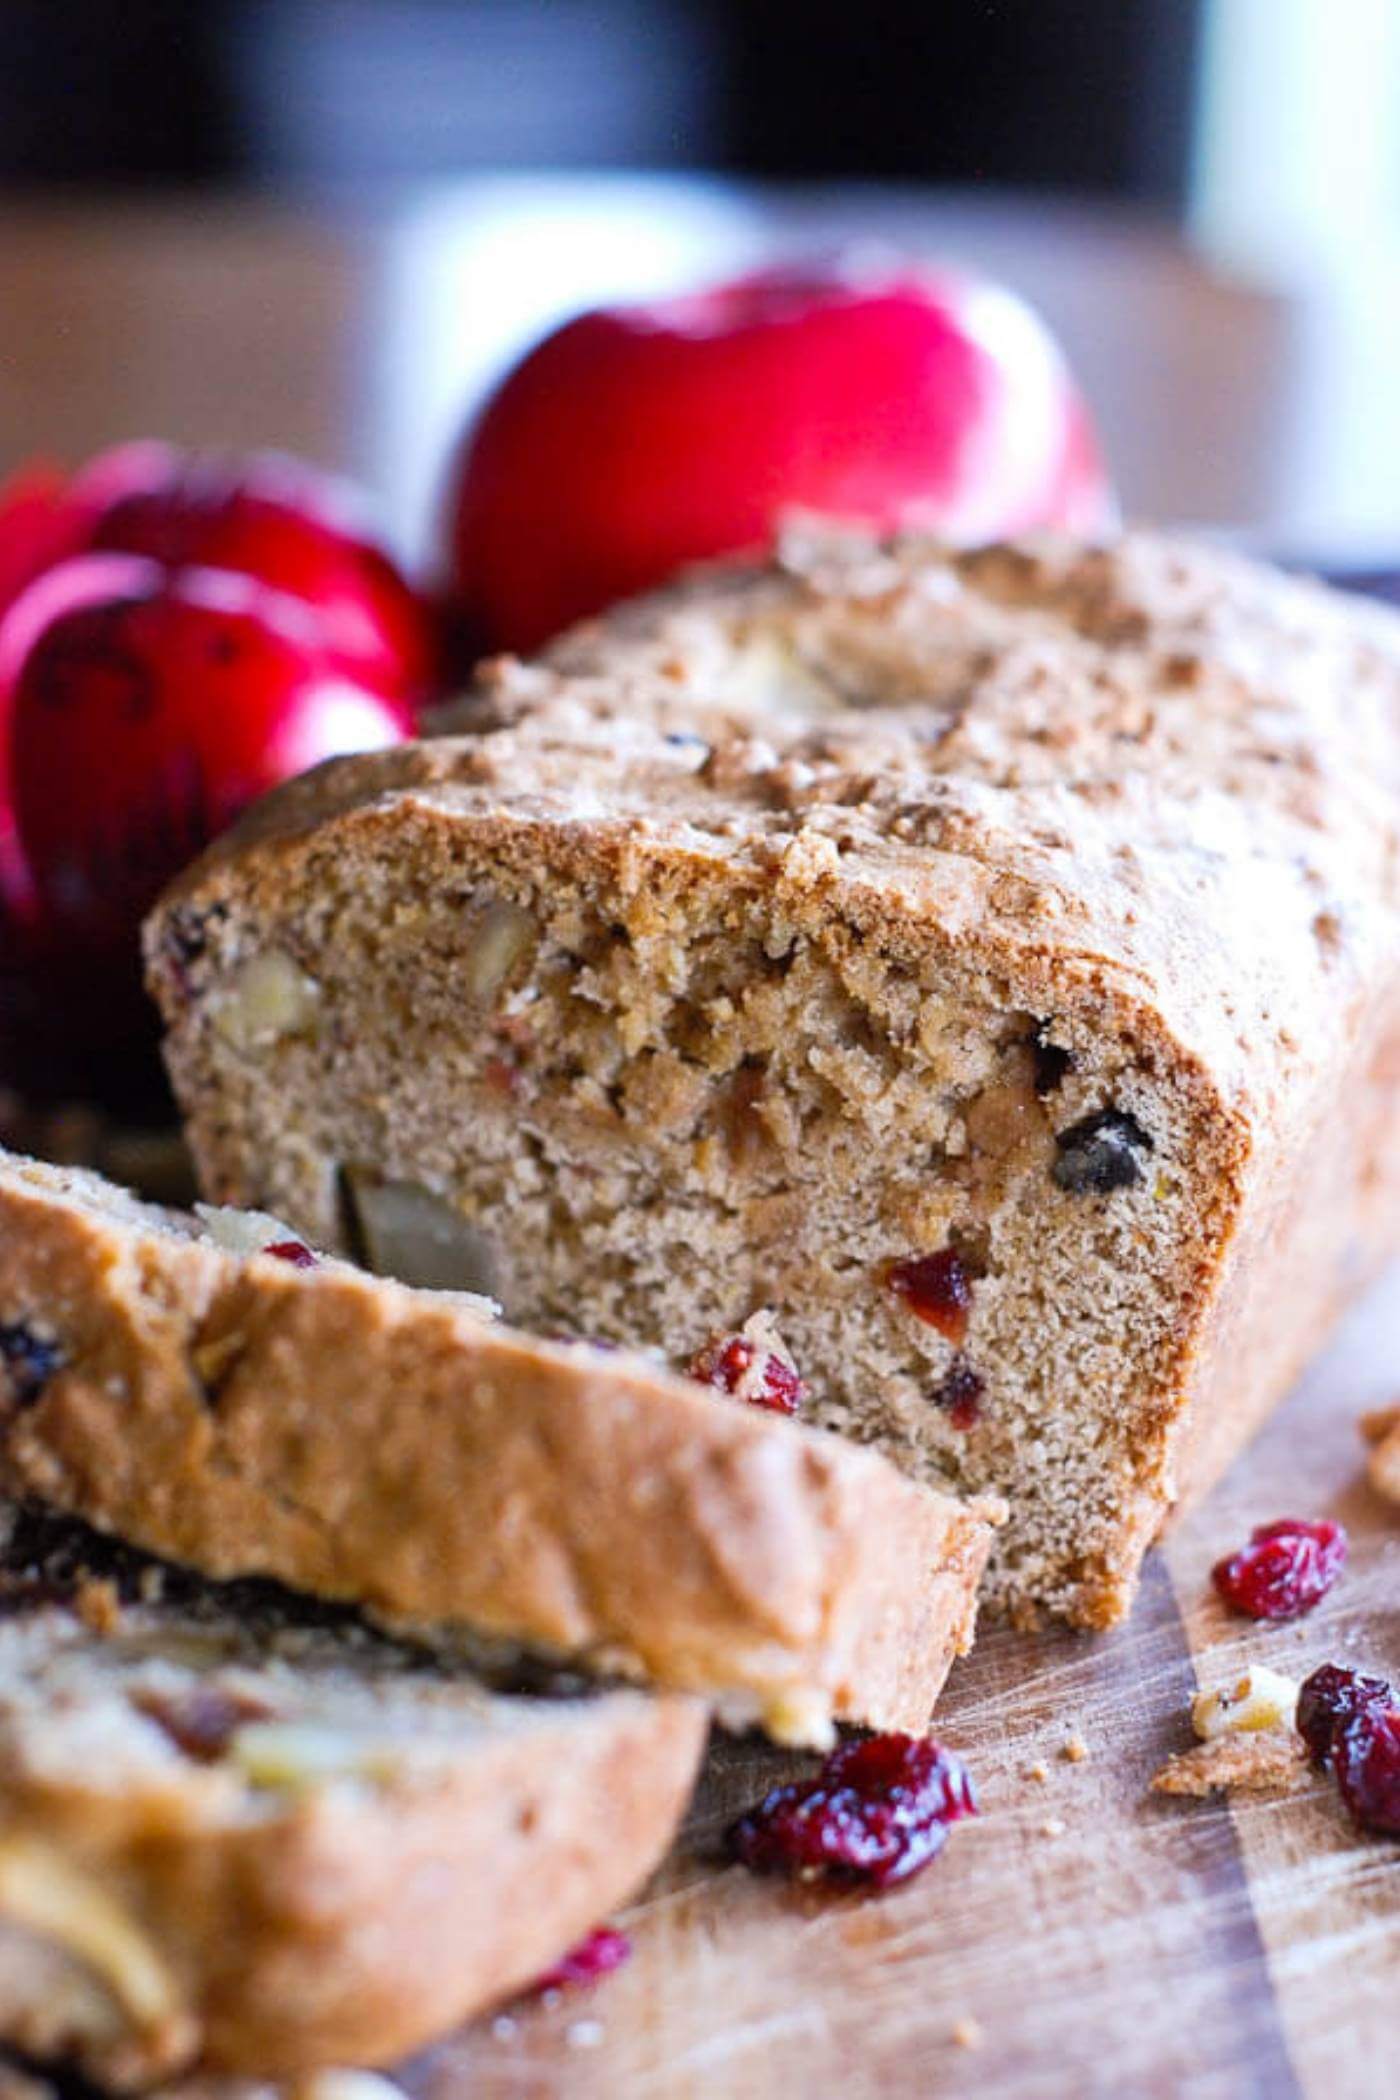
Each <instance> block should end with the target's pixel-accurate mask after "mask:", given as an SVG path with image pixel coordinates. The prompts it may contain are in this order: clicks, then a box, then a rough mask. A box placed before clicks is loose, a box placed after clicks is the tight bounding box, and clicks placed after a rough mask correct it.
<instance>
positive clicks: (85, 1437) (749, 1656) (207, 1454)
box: [0, 1161, 997, 1741]
mask: <svg viewBox="0 0 1400 2100" xmlns="http://www.w3.org/2000/svg"><path fill="white" fill-rule="evenodd" d="M3 1323H21V1324H28V1325H30V1326H33V1325H35V1324H36V1323H37V1324H38V1325H39V1326H40V1327H41V1328H42V1330H43V1332H44V1334H45V1335H46V1337H48V1338H49V1339H51V1340H52V1342H53V1343H54V1345H55V1346H56V1348H57V1350H58V1352H59V1362H58V1364H57V1367H56V1368H55V1369H54V1371H53V1375H52V1376H51V1377H50V1378H48V1379H47V1380H46V1382H45V1383H44V1384H43V1387H42V1390H40V1391H37V1392H35V1393H33V1394H32V1395H30V1396H29V1397H28V1398H27V1399H26V1400H24V1401H23V1402H21V1403H20V1404H12V1405H11V1406H10V1407H9V1408H8V1409H6V1410H5V1411H4V1413H3V1416H0V1479H3V1480H4V1482H5V1483H6V1484H7V1485H8V1487H9V1489H10V1490H11V1491H12V1492H24V1493H29V1494H33V1495H37V1496H39V1497H40V1498H42V1499H43V1500H44V1501H46V1502H48V1503H50V1504H52V1505H53V1506H55V1507H57V1508H60V1509H64V1510H67V1511H70V1512H73V1513H75V1514H78V1515H81V1516H82V1517H84V1518H86V1519H87V1520H89V1521H90V1522H93V1523H95V1524H98V1525H100V1526H101V1527H103V1528H104V1529H108V1530H112V1531H115V1532H117V1533H119V1534H120V1535H121V1536H123V1537H125V1538H128V1539H131V1540H133V1541H134V1542H136V1543H137V1544H139V1545H141V1546H143V1547H145V1548H147V1549H148V1550H151V1551H154V1552H159V1553H163V1554H166V1555H168V1556H170V1557H171V1558H173V1559H176V1560H180V1561H184V1562H187V1563H189V1564H190V1565H192V1566H196V1567H199V1568H200V1569H202V1570H204V1571H205V1572H207V1573H209V1574H212V1575H215V1576H220V1577H227V1576H233V1575H243V1574H249V1573H261V1574H267V1575H272V1576H275V1577H277V1578H278V1579H279V1580H281V1581H283V1582H285V1583H287V1584H288V1585H289V1586H291V1587H294V1588H297V1589H301V1590H305V1591H309V1592H312V1593H314V1594H317V1595H320V1596H325V1597H331V1598H340V1599H345V1600H348V1601H353V1602H356V1603H359V1604H362V1605H363V1606H364V1607H365V1608H366V1609H368V1610H369V1611H371V1612H372V1613H374V1614H375V1615H377V1616H378V1617H380V1618H382V1619H384V1620H385V1621H388V1622H392V1623H399V1624H406V1625H415V1626H419V1627H443V1626H453V1627H459V1628H467V1629H470V1630H471V1631H472V1632H473V1633H475V1634H477V1635H484V1636H487V1637H490V1638H494V1639H497V1640H500V1641H505V1642H510V1643H522V1644H525V1645H528V1646H531V1647H534V1648H537V1649H540V1650H542V1651H544V1652H545V1653H546V1654H548V1655H551V1656H555V1657H567V1658H569V1659H570V1660H573V1661H577V1662H579V1663H582V1664H585V1665H587V1666H589V1667H591V1668H595V1669H598V1670H602V1671H608V1672H616V1673H618V1674H621V1675H626V1676H634V1677H639V1678H645V1679H647V1680H649V1681H653V1682H656V1683H660V1684H664V1685H670V1686H674V1687H678V1688H680V1689H683V1690H688V1691H698V1692H704V1693H706V1694H707V1695H709V1696H712V1697H715V1698H717V1699H719V1700H720V1702H721V1704H722V1706H723V1708H724V1709H725V1711H726V1712H728V1713H729V1714H730V1715H731V1716H732V1717H733V1718H735V1719H737V1720H740V1721H748V1720H749V1719H752V1718H758V1717H761V1718H762V1719H763V1720H764V1721H765V1722H766V1723H767V1725H769V1726H770V1727H771V1728H772V1729H773V1730H774V1731H775V1732H776V1733H778V1734H779V1735H783V1736H786V1737H787V1738H789V1739H791V1740H795V1741H804V1740H806V1741H810V1740H820V1739H822V1737H823V1736H824V1735H825V1733H826V1732H827V1730H828V1728H829V1725H830V1716H831V1714H832V1713H833V1711H834V1712H835V1713H836V1714H837V1715H838V1716H839V1717H841V1718H845V1719H851V1720H862V1721H868V1722H870V1723H872V1724H874V1725H877V1726H902V1727H910V1728H915V1729H917V1728H922V1727H923V1726H924V1725H925V1724H926V1722H927V1719H928V1714H929V1711H930V1709H931V1707H932V1704H933V1701H934V1698H935V1697H936V1695H937V1692H938V1689H939V1687H940V1686H941V1684H942V1681H943V1678H944V1676H945V1675H946V1673H947V1669H948V1667H949V1664H950V1663H951V1661H952V1659H953V1657H954V1655H956V1654H958V1653H961V1652H962V1651H963V1650H964V1649H965V1648H966V1647H967V1645H968V1644H969V1642H970V1638H971V1629H972V1623H973V1613H974V1608H975V1595H976V1587H977V1580H978V1576H979V1575H980V1573H981V1569H982V1566H983V1564H984V1562H985V1559H986V1553H987V1547H988V1542H989V1538H990V1527H989V1524H988V1521H987V1519H988V1516H989V1515H991V1516H995V1515H996V1514H997V1512H996V1511H995V1510H994V1509H989V1508H988V1507H986V1506H973V1507H967V1506H963V1505H961V1504H959V1503H957V1502H955V1501H953V1500H951V1499H949V1498H948V1497H944V1496H938V1495H935V1494H933V1493H931V1492H929V1491H927V1490H924V1489H922V1488H919V1487H917V1486H915V1485H914V1484H913V1483H910V1482H907V1481H905V1480H903V1479H901V1478H900V1476H899V1475H898V1474H897V1473H896V1472H895V1471H894V1470H893V1468H891V1467H889V1466H888V1465H887V1464H886V1463H885V1462H884V1461H883V1460H882V1459H880V1458H879V1457H877V1456H876V1455H875V1454H874V1453H870V1452H862V1451H856V1450H853V1449H851V1448H849V1447H848V1446H846V1445H845V1444H843V1443H842V1442H841V1441H840V1440H839V1439H836V1438H833V1437H829V1436H825V1435H820V1434H818V1433H816V1432H812V1431H806V1430H803V1429H800V1428H798V1427H795V1426H794V1425H792V1424H789V1423H787V1422H784V1421H782V1420H780V1419H779V1418H777V1417H776V1416H773V1415H769V1414H766V1413H764V1412H762V1411H760V1410H758V1409H754V1408H748V1407H744V1406H742V1405H741V1404H739V1403H737V1402H732V1401H730V1400H728V1399H726V1398H724V1397H722V1396H720V1395H718V1394H716V1393H714V1392H712V1391H710V1390H709V1389H707V1388H704V1387H701V1386H698V1385H695V1384H692V1383H691V1382H690V1381H688V1380H683V1379H680V1378H675V1377H672V1376H670V1375H669V1374H668V1373H666V1372H665V1371H664V1370H662V1369H660V1368H659V1367H657V1366H656V1365H654V1364H652V1363H650V1362H648V1361H646V1360H644V1359H642V1358H639V1357H635V1356H628V1355H625V1354H622V1353H607V1352H604V1351H602V1350H597V1349H592V1348H588V1347H582V1346H580V1347H572V1346H569V1345H566V1344H563V1343H558V1344H549V1343H542V1342H536V1341H534V1340H531V1339H528V1338H526V1337H524V1336H522V1335H519V1334H517V1333H514V1332H512V1331H511V1330H510V1329H508V1328H504V1327H498V1326H496V1325H494V1324H492V1323H491V1322H490V1321H488V1320H485V1319H483V1318H482V1317H480V1316H479V1315H478V1314H474V1313H472V1312H471V1311H468V1310H463V1309H462V1308H461V1307H460V1306H459V1305H457V1304H456V1303H454V1302H453V1301H452V1299H451V1298H450V1297H448V1296H446V1295H444V1294H434V1293H427V1292H415V1291H409V1290H406V1289H404V1288H403V1287H401V1286H398V1285H395V1284H392V1283H387V1282H383V1281H380V1280H377V1279H374V1278H371V1277H368V1276H366V1275H364V1274H362V1273H360V1272H358V1271H356V1270H353V1269H350V1268H348V1267H346V1266H344V1265H342V1264H339V1263H327V1264H325V1265H323V1266H322V1267H320V1268H318V1269H315V1270H302V1269H294V1268H292V1267H290V1266H289V1265H287V1264H285V1263H283V1262H280V1261H277V1260H275V1259H272V1258H270V1257H266V1256H254V1257H252V1258H243V1257H239V1256H235V1255H231V1254H228V1253H226V1252H224V1251H223V1250H222V1249H220V1248H218V1247H216V1246H213V1245H211V1244H209V1243H208V1242H207V1241H205V1240H202V1239H198V1238H192V1237H189V1236H188V1235H187V1234H184V1233H182V1232H180V1231H165V1230H162V1229H160V1227H159V1225H158V1223H154V1222H151V1223H148V1222H145V1221H143V1219H142V1218H141V1217H140V1216H134V1215H133V1216H124V1215H121V1214H114V1213H113V1212H112V1210H111V1209H110V1207H103V1205H102V1204H101V1203H100V1202H99V1201H98V1200H97V1197H96V1195H95V1194H94V1191H93V1188H92V1185H91V1184H90V1183H81V1184H77V1185H74V1183H73V1181H72V1178H71V1177H65V1176H63V1175H61V1174H56V1173H54V1172H51V1171H47V1170H44V1169H42V1168H38V1167H35V1166H33V1165H29V1164H25V1163H22V1162H13V1161H11V1162H9V1163H6V1164H4V1165H3V1166H0V1324H3Z"/></svg>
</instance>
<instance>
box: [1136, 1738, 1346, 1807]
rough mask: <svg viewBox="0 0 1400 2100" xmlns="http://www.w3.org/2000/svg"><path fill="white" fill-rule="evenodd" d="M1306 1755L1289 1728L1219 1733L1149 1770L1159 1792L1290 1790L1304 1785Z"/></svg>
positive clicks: (1200, 1795)
mask: <svg viewBox="0 0 1400 2100" xmlns="http://www.w3.org/2000/svg"><path fill="white" fill-rule="evenodd" d="M1307 1781H1308V1757H1307V1752H1306V1750H1305V1749H1304V1748H1303V1745H1302V1742H1301V1740H1300V1739H1299V1737H1298V1736H1296V1735H1295V1734H1294V1732H1293V1730H1292V1729H1291V1728H1266V1729H1260V1730H1258V1731H1256V1732H1255V1733H1253V1734H1250V1735H1220V1736H1216V1737H1215V1738H1214V1740H1213V1741H1211V1742H1209V1743H1197V1744H1196V1745H1195V1746H1194V1747H1193V1748H1192V1749H1190V1750H1182V1751H1179V1752H1178V1753H1177V1755H1176V1756H1175V1757H1169V1758H1168V1759H1167V1761H1166V1763H1165V1764H1164V1765H1163V1766H1162V1769H1161V1770H1160V1772H1157V1773H1155V1774H1154V1775H1153V1780H1152V1789H1153V1792H1154V1793H1158V1794H1187V1795H1192V1796H1195V1797H1196V1798H1197V1799H1201V1798H1203V1797H1204V1796H1205V1795H1207V1794H1219V1793H1244V1794H1293V1793H1297V1792H1298V1790H1299V1788H1301V1787H1304V1786H1306V1785H1307Z"/></svg>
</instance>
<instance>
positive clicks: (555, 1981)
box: [530, 1925, 632, 1991]
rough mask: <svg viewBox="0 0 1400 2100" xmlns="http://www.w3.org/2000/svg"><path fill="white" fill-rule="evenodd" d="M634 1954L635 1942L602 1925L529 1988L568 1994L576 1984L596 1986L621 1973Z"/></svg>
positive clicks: (611, 1927) (623, 1933) (612, 1928)
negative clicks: (619, 1970)
mask: <svg viewBox="0 0 1400 2100" xmlns="http://www.w3.org/2000/svg"><path fill="white" fill-rule="evenodd" d="M631 1952H632V1942H631V1941H630V1940H629V1939H628V1937H627V1935H626V1933H625V1932H619V1931H618V1930H617V1929H616V1927H615V1926H612V1925H600V1926H599V1927H598V1928H597V1930H596V1931H595V1932H590V1933H589V1935H588V1937H587V1939H586V1940H580V1941H579V1943H578V1945H577V1946H576V1947H571V1948H570V1949H569V1951H568V1953H567V1954H566V1955H565V1956H564V1957H563V1959H562V1960H561V1961H557V1962H556V1963H555V1964H554V1967H553V1968H552V1969H546V1970H545V1972H544V1974H543V1976H539V1977H537V1978H536V1979H535V1981H534V1983H532V1984H531V1985H530V1989H531V1990H532V1991H565V1990H569V1989H571V1988H572V1987H573V1986H574V1985H576V1984H582V1983H597V1982H598V1980H599V1978H600V1977H603V1976H610V1975H611V1974H612V1972H613V1970H614V1969H620V1968H621V1967H622V1964H623V1963H624V1962H625V1961H626V1960H627V1959H628V1957H629V1956H630V1954H631Z"/></svg>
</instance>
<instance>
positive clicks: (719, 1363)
mask: <svg viewBox="0 0 1400 2100" xmlns="http://www.w3.org/2000/svg"><path fill="white" fill-rule="evenodd" d="M687 1375H688V1376H689V1377H691V1378H697V1379H699V1381H700V1383H701V1385H712V1386H714V1387H716V1389H717V1390H718V1391H719V1392H721V1393H734V1394H736V1395H737V1396H738V1398H739V1399H741V1400H747V1401H748V1403H749V1405H750V1406H751V1407H766V1408H768V1409H769V1410H770V1411H771V1412H772V1413H773V1414H778V1415H795V1414H797V1413H798V1412H799V1411H800V1409H801V1407H802V1403H803V1401H804V1400H805V1399H806V1397H807V1388H806V1386H805V1385H804V1384H803V1382H802V1379H801V1378H800V1377H799V1375H798V1372H797V1367H796V1366H795V1365H794V1364H790V1363H789V1362H788V1360H787V1358H786V1357H785V1356H780V1355H779V1353H778V1351H777V1350H776V1349H765V1348H763V1347H762V1346H761V1345H760V1344H759V1343H758V1342H755V1341H751V1340H750V1339H749V1337H748V1336H747V1335H745V1334H717V1335H715V1336H714V1338H713V1339H712V1340H711V1341H708V1342H706V1344H705V1346H704V1348H703V1349H700V1350H698V1351H697V1352H696V1354H695V1355H694V1356H693V1357H692V1358H691V1360H690V1363H689V1364H688V1366H687Z"/></svg>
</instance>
